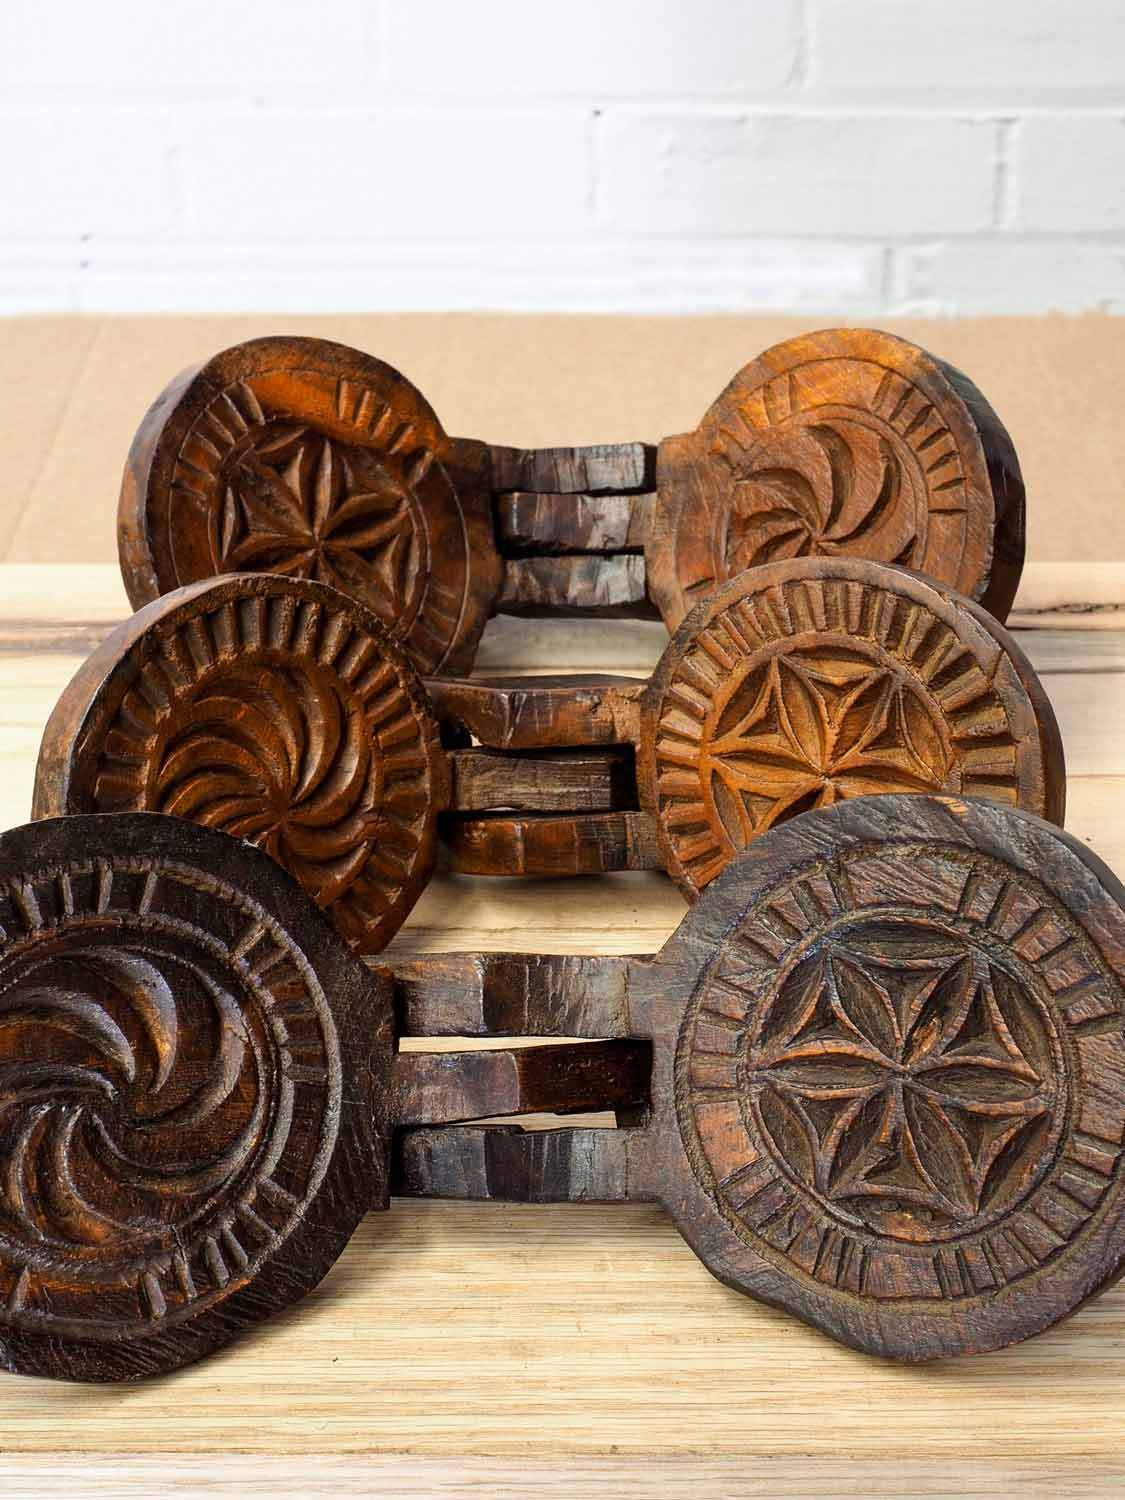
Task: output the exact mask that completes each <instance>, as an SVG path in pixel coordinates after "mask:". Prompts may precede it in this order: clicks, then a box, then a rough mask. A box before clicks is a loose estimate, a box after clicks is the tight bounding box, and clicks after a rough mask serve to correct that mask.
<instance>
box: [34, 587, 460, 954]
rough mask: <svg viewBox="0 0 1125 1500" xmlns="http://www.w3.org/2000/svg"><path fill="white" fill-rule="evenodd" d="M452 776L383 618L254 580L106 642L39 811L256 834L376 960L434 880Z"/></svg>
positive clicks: (74, 705) (149, 617)
mask: <svg viewBox="0 0 1125 1500" xmlns="http://www.w3.org/2000/svg"><path fill="white" fill-rule="evenodd" d="M447 777H448V771H447V767H446V761H445V757H444V754H443V752H442V750H441V747H440V743H439V732H438V728H437V724H436V722H435V720H434V719H433V717H432V715H431V712H430V708H429V702H428V699H427V697H426V694H425V691H424V689H423V687H422V686H421V683H420V681H419V679H418V677H417V675H416V673H415V672H414V670H413V668H412V667H411V665H410V663H409V662H408V661H407V660H406V659H405V657H404V656H403V654H402V652H401V651H400V650H399V649H398V648H397V647H396V646H395V645H394V644H393V642H392V641H391V640H390V639H389V637H388V635H387V633H386V632H385V631H384V630H383V629H382V627H381V626H380V624H379V622H378V621H377V620H376V619H375V617H374V616H373V615H372V614H371V613H370V611H368V610H366V609H364V608H363V606H362V605H360V604H358V603H356V602H355V601H353V600H350V599H348V598H347V597H345V596H344V595H343V594H341V593H339V592H338V591H337V590H335V589H332V588H328V587H326V586H325V585H323V584H317V583H310V582H302V581H300V580H297V579H289V578H280V577H271V576H267V575H254V574H251V575H240V576H235V577H232V578H225V579H215V580H212V581H210V582H206V583H202V584H197V585H195V587H194V588H190V589H183V590H179V591H177V592H176V593H175V594H171V595H168V596H166V597H165V598H163V599H160V600H157V601H156V602H155V603H153V604H151V605H148V606H147V607H146V608H145V609H143V610H141V611H139V612H138V614H136V615H135V616H134V617H133V618H132V619H131V620H129V621H126V623H125V624H124V625H122V626H121V627H119V628H118V629H117V630H115V631H114V632H113V633H112V634H111V635H110V636H109V637H108V638H107V639H106V641H105V642H103V644H102V646H101V647H100V648H99V649H98V650H97V651H96V652H95V653H94V655H93V656H92V657H91V658H90V660H89V661H88V662H87V663H86V664H85V665H84V666H83V667H82V668H81V669H80V670H79V672H78V674H77V675H76V676H75V678H74V680H73V681H72V682H71V683H70V685H69V686H68V688H67V689H66V691H65V692H64V693H63V695H62V697H61V698H60V700H59V703H58V705H57V706H56V708H55V711H54V713H53V714H52V716H51V719H50V722H49V723H48V725H47V730H46V734H45V736H44V740H43V747H42V749H41V751H40V756H39V766H38V769H37V773H36V794H35V807H34V814H35V816H39V817H42V816H45V815H50V814H62V813H79V812H164V813H171V814H174V815H176V816H179V817H183V818H189V819H191V820H192V821H194V822H196V823H201V824H204V825H205V826H207V827H211V828H218V829H221V830H222V831H223V832H225V833H229V834H233V835H235V836H236V837H239V838H243V839H248V840H250V841H252V842H254V843H256V844H258V845H259V846H260V847H261V848H263V849H264V850H266V852H267V853H268V854H270V855H271V856H272V857H273V858H274V859H275V860H277V861H278V863H279V864H281V865H283V866H284V867H285V868H286V869H288V870H289V871H290V872H291V873H292V874H293V875H295V876H296V877H297V879H298V880H299V881H300V883H301V885H303V886H304V888H305V890H306V891H307V892H308V893H309V895H310V896H312V897H313V899H314V900H315V901H316V902H317V903H318V905H320V906H322V907H323V908H324V909H325V910H326V911H327V912H328V913H329V915H330V916H331V918H332V920H333V922H334V923H335V924H336V927H337V929H338V930H339V931H340V932H341V933H342V934H343V935H344V937H346V938H347V939H348V941H349V942H350V943H351V944H352V945H353V946H354V947H355V948H356V949H358V950H359V951H361V952H378V951H380V950H381V949H382V948H383V947H384V946H385V945H386V943H387V942H388V940H389V939H390V937H391V936H392V935H393V934H394V933H395V932H396V931H397V929H398V927H399V926H400V925H401V923H402V922H403V921H404V919H405V918H406V916H407V914H408V913H409V911H410V910H411V908H412V907H413V905H414V902H415V901H416V900H417V898H418V894H419V892H420V891H421V890H422V888H423V886H424V885H425V883H426V881H427V880H428V879H429V876H430V873H431V871H432V868H433V863H434V857H435V854H434V851H435V845H436V820H437V811H438V808H439V806H441V805H442V804H443V802H444V801H445V799H446V795H447V790H446V782H447Z"/></svg>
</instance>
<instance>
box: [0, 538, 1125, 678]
mask: <svg viewBox="0 0 1125 1500" xmlns="http://www.w3.org/2000/svg"><path fill="white" fill-rule="evenodd" d="M129 612H130V611H129V602H128V600H127V598H126V596H125V587H124V585H123V584H122V582H121V575H120V574H119V572H118V570H117V568H116V567H115V566H114V565H113V564H112V563H57V564H56V563H0V652H2V653H5V654H8V653H15V652H21V653H22V652H29V653H30V652H62V653H70V654H73V655H83V656H84V655H86V654H87V653H88V652H89V651H92V650H93V649H94V647H95V646H96V645H98V644H99V643H100V642H101V641H102V640H103V639H104V637H105V636H106V635H107V634H108V633H109V631H110V630H111V629H112V628H113V627H114V626H115V625H118V624H120V622H121V621H122V620H124V619H126V618H127V617H128V615H129ZM1007 623H1008V628H1009V629H1012V628H1013V627H1015V628H1017V629H1036V630H1045V629H1051V630H1125V559H1121V560H1115V561H1112V562H1098V563H1090V562H1061V563H1054V562H1040V563H1036V562H1029V563H1026V564H1025V565H1024V570H1023V577H1022V579H1021V580H1020V587H1019V592H1018V593H1017V595H1016V601H1015V604H1014V606H1013V609H1012V613H1011V614H1010V615H1009V617H1008V622H1007ZM576 627H592V628H590V629H580V630H578V631H577V632H576ZM575 633H577V635H578V636H579V638H585V640H586V641H587V642H588V643H589V644H588V648H587V649H589V650H590V651H591V653H592V654H591V659H593V656H594V655H597V658H598V659H599V660H600V661H603V662H604V661H605V660H606V659H607V657H608V658H613V657H618V658H620V659H619V660H617V661H616V662H615V668H616V669H617V670H621V671H626V670H629V669H630V668H631V667H633V666H636V667H638V668H642V669H644V668H647V667H649V666H651V664H652V658H651V657H650V653H651V651H652V647H653V646H654V645H656V646H657V649H659V644H658V643H661V644H662V643H663V642H664V641H665V640H667V632H666V631H665V630H664V627H663V625H661V624H659V623H658V622H655V621H643V622H642V621H636V620H629V621H625V620H610V621H597V622H593V621H585V620H582V621H566V620H550V621H535V622H531V621H528V620H526V619H511V620H503V619H501V620H493V621H491V622H490V623H489V626H488V628H487V630H486V631H485V636H484V639H483V641H482V643H481V649H480V651H479V652H478V656H477V671H478V672H480V671H485V672H489V673H496V672H498V671H501V670H503V668H504V666H505V665H510V666H512V667H513V668H524V669H526V667H527V664H528V662H529V660H533V659H534V657H535V656H536V655H538V654H540V653H541V652H542V650H543V649H544V646H546V648H547V649H553V651H554V653H555V654H554V655H553V662H554V665H555V667H556V669H557V665H558V663H559V662H560V661H562V660H564V659H566V658H565V655H564V653H569V655H570V656H571V657H573V655H574V652H573V649H572V637H573V636H574V634H575ZM550 665H551V664H550V663H548V664H547V667H548V668H549V667H550Z"/></svg>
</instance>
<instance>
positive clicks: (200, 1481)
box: [0, 1453, 1125, 1500]
mask: <svg viewBox="0 0 1125 1500" xmlns="http://www.w3.org/2000/svg"><path fill="white" fill-rule="evenodd" d="M0 1479H3V1481H4V1482H5V1484H6V1485H7V1486H8V1488H7V1491H6V1492H7V1493H8V1494H10V1495H11V1496H12V1497H13V1500H44V1497H48V1500H49V1497H53V1496H55V1495H57V1493H58V1491H59V1490H60V1489H66V1490H67V1491H69V1492H70V1493H72V1494H74V1493H80V1494H82V1495H84V1496H88V1497H90V1500H121V1497H122V1496H125V1495H140V1494H143V1495H151V1494H154V1493H156V1492H157V1491H159V1493H160V1494H161V1495H170V1496H174V1497H175V1500H210V1497H212V1496H228V1495H230V1496H236V1497H239V1500H241V1497H242V1496H244V1495H245V1496H258V1495H264V1496H270V1497H273V1496H275V1495H277V1494H278V1493H279V1492H280V1491H282V1490H288V1491H296V1492H297V1493H299V1494H300V1495H302V1496H316V1497H320V1496H325V1497H329V1500H335V1497H336V1496H352V1495H363V1496H371V1495H379V1496H381V1497H383V1500H431V1497H433V1496H442V1497H443V1500H485V1497H487V1500H524V1497H525V1496H526V1495H527V1493H528V1491H529V1489H533V1490H539V1489H545V1488H549V1489H550V1492H551V1494H552V1496H555V1497H556V1500H589V1497H590V1496H591V1495H595V1494H612V1495H614V1496H615V1497H619V1500H642V1497H643V1500H650V1497H651V1496H652V1495H654V1494H660V1495H668V1496H674V1497H679V1496H693V1495H699V1494H714V1495H720V1496H722V1497H723V1500H776V1497H777V1496H786V1497H788V1500H798V1497H799V1500H806V1497H807V1500H845V1497H847V1500H852V1497H858V1500H862V1497H867V1496H873V1495H878V1496H889V1497H913V1500H917V1497H922V1496H938V1497H941V1500H948V1497H949V1496H950V1495H957V1496H959V1497H967V1496H972V1497H973V1500H976V1497H984V1496H992V1495H997V1496H1004V1497H1006V1496H1010V1495H1021V1496H1027V1497H1028V1500H1088V1497H1090V1496H1096V1495H1106V1494H1113V1493H1116V1492H1117V1490H1118V1489H1119V1488H1120V1486H1121V1484H1122V1482H1123V1480H1125V1466H1123V1465H1121V1464H1119V1463H1115V1462H1113V1461H1112V1460H1104V1461H1103V1460H1099V1459H1096V1458H1088V1457H1086V1458H1074V1459H1071V1460H1069V1461H1068V1460H1039V1461H1035V1460H1031V1459H1029V1460H1027V1461H1024V1462H1019V1461H1011V1462H1005V1461H1003V1460H1000V1461H990V1460H987V1459H981V1458H977V1459H972V1460H964V1459H961V1458H958V1457H952V1458H943V1459H938V1460H933V1459H918V1458H903V1457H900V1456H898V1455H897V1454H896V1455H895V1457H894V1462H893V1463H888V1462H887V1461H886V1460H884V1459H876V1458H867V1459H864V1458H850V1457H847V1456H842V1457H839V1458H835V1459H833V1458H823V1459H820V1458H808V1457H804V1458H798V1459H796V1460H792V1459H777V1458H774V1457H770V1456H763V1455H755V1456H754V1461H753V1462H752V1463H747V1460H746V1458H744V1457H740V1458H726V1457H710V1458H705V1457H685V1458H660V1457H654V1456H652V1455H647V1456H643V1457H635V1458H586V1459H569V1460H568V1459H562V1460H560V1459H549V1458H542V1457H538V1456H536V1457H528V1456H526V1455H525V1456H524V1457H523V1458H522V1459H516V1460H504V1459H487V1458H474V1457H465V1456H461V1457H458V1458H456V1459H435V1458H430V1459H426V1458H414V1457H409V1456H406V1455H402V1454H399V1455H396V1456H393V1457H389V1458H377V1457H370V1456H368V1455H364V1454H349V1455H348V1457H346V1458H340V1457H333V1456H330V1455H325V1454H320V1455H317V1456H316V1457H315V1458H294V1457H286V1458H268V1457H252V1456H249V1455H242V1454H227V1455H226V1456H225V1457H224V1458H223V1459H222V1460H221V1461H219V1460H216V1459H214V1458H201V1457H191V1456H184V1455H176V1456H165V1457H162V1458H159V1459H152V1458H144V1457H142V1456H139V1455H137V1454H134V1453H115V1454H112V1455H108V1456H107V1459H106V1461H105V1462H104V1463H102V1462H99V1463H98V1464H97V1465H96V1466H91V1465H90V1464H89V1463H88V1462H87V1461H86V1460H84V1459H74V1458H67V1457H65V1456H55V1455H52V1456H49V1457H48V1456H45V1455H36V1457H35V1458H34V1459H26V1458H19V1457H12V1456H8V1457H6V1458H0Z"/></svg>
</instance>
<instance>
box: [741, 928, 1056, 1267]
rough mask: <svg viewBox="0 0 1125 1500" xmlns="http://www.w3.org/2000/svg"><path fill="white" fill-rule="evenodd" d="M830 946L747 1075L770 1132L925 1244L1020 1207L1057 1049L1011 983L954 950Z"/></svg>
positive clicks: (799, 973)
mask: <svg viewBox="0 0 1125 1500" xmlns="http://www.w3.org/2000/svg"><path fill="white" fill-rule="evenodd" d="M874 949H875V945H871V946H870V947H869V948H868V949H866V950H865V948H864V946H863V945H861V944H857V945H853V946H841V945H830V946H825V947H824V948H823V949H822V950H821V951H820V952H819V953H817V954H815V955H813V956H811V957H810V958H808V959H806V960H805V961H804V962H803V963H802V964H801V965H799V966H798V968H797V969H796V970H795V971H794V973H793V974H792V976H791V977H790V980H789V981H788V982H787V984H786V985H784V986H783V988H782V990H781V992H780V993H779V995H778V997H777V999H776V1000H775V1002H774V1004H773V1006H772V1008H771V1011H770V1012H769V1014H768V1015H767V1017H766V1021H765V1025H764V1027H763V1028H762V1032H761V1034H760V1036H759V1038H758V1042H757V1045H756V1046H755V1047H753V1048H752V1049H751V1053H750V1055H749V1057H748V1059H747V1068H748V1079H749V1082H750V1085H751V1088H752V1092H753V1093H754V1094H755V1095H756V1097H757V1109H758V1113H759V1117H760V1119H761V1121H762V1124H763V1125H764V1127H765V1130H766V1133H767V1134H768V1136H769V1137H770V1138H771V1140H772V1142H773V1144H774V1147H775V1149H776V1150H777V1152H778V1154H779V1156H780V1157H781V1158H782V1159H783V1160H784V1161H785V1162H786V1163H787V1165H788V1166H789V1168H790V1170H793V1171H795V1172H797V1174H798V1175H799V1176H800V1177H801V1178H802V1179H803V1180H804V1182H805V1183H806V1185H807V1186H808V1187H809V1188H810V1189H812V1191H813V1192H815V1193H816V1194H817V1195H818V1196H819V1197H821V1198H822V1199H824V1200H826V1201H828V1202H830V1203H832V1204H834V1205H836V1206H837V1207H838V1208H840V1209H841V1210H843V1211H844V1212H845V1213H848V1214H850V1215H851V1216H854V1217H857V1218H859V1219H861V1220H863V1221H864V1222H866V1223H867V1224H868V1225H869V1226H870V1227H873V1228H877V1229H892V1230H893V1231H894V1232H896V1233H898V1234H900V1235H904V1236H906V1237H908V1238H919V1239H920V1238H924V1237H925V1236H926V1233H927V1231H929V1230H931V1229H933V1228H934V1227H941V1226H949V1225H953V1226H956V1225H964V1224H968V1223H969V1222H971V1221H972V1220H973V1219H975V1218H976V1217H978V1216H979V1215H980V1214H981V1213H982V1212H985V1211H987V1210H989V1209H990V1208H992V1209H998V1208H999V1207H1001V1206H1002V1205H1003V1204H1004V1203H1006V1202H1010V1201H1013V1200H1014V1199H1015V1198H1016V1197H1017V1196H1018V1195H1019V1194H1020V1193H1021V1192H1022V1191H1023V1189H1024V1187H1025V1186H1026V1185H1027V1184H1028V1182H1029V1180H1030V1178H1031V1176H1033V1175H1034V1173H1035V1171H1036V1170H1037V1163H1038V1162H1039V1160H1040V1159H1041V1155H1042V1150H1043V1145H1044V1140H1045V1138H1046V1136H1047V1134H1048V1132H1049V1128H1050V1122H1051V1113H1052V1108H1053V1103H1054V1084H1053V1069H1052V1064H1051V1055H1050V1048H1049V1044H1048V1042H1047V1038H1046V1035H1045V1033H1044V1031H1043V1029H1042V1025H1041V1023H1040V1022H1039V1021H1038V1020H1037V1019H1036V1018H1035V1015H1034V1012H1033V1010H1032V1007H1031V1006H1029V1004H1028V1003H1027V999H1026V997H1025V996H1023V995H1022V994H1021V992H1020V990H1019V989H1018V987H1017V986H1016V984H1015V981H1014V980H1013V979H1012V978H1011V977H1010V976H1009V975H1008V974H1006V973H1005V972H1003V971H1001V970H999V969H997V968H996V967H995V966H994V965H993V964H992V963H991V962H990V961H989V960H988V959H987V958H984V957H983V956H982V955H980V954H979V953H973V952H971V951H968V950H966V949H965V948H963V947H960V946H953V945H951V946H949V947H948V948H947V949H945V950H944V951H942V948H941V945H940V943H938V944H937V945H936V947H935V944H934V943H932V942H930V943H926V942H923V943H921V944H914V945H913V946H912V947H911V948H908V951H907V952H906V953H905V954H904V955H900V956H893V957H887V956H882V955H881V954H879V953H878V952H876V951H874Z"/></svg>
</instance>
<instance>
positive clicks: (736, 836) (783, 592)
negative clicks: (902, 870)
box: [638, 557, 1066, 898]
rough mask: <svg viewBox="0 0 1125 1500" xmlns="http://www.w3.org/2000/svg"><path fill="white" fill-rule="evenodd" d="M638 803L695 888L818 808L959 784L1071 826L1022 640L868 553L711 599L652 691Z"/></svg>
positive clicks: (1049, 722) (798, 564) (773, 570)
mask: <svg viewBox="0 0 1125 1500" xmlns="http://www.w3.org/2000/svg"><path fill="white" fill-rule="evenodd" d="M638 779H639V788H640V799H641V806H642V807H643V808H645V809H646V810H647V811H649V812H651V813H652V814H653V816H654V818H655V821H656V829H657V836H658V838H659V841H660V847H661V851H662V853H663V856H664V861H665V864H666V867H667V869H668V870H669V872H670V873H671V874H672V875H673V876H674V877H675V878H676V880H677V881H678V882H679V884H680V885H681V887H683V889H684V890H685V891H686V892H687V894H688V895H689V898H690V896H691V895H692V893H693V892H694V891H697V890H700V889H702V888H703V887H705V886H706V885H707V883H708V882H709V881H710V880H712V879H713V878H714V877H715V875H717V874H718V873H719V871H721V870H722V869H723V868H724V867H725V866H726V865H727V863H728V862H729V861H730V859H731V857H732V855H733V854H734V853H735V852H736V851H737V850H739V849H743V848H745V847H746V846H747V845H748V844H749V843H751V842H752V840H754V839H756V838H758V837H760V836H761V835H762V834H763V833H766V832H768V831H769V830H770V829H771V828H774V827H776V826H778V824H780V823H783V822H785V821H786V820H787V819H789V818H792V817H794V816H796V815H799V814H800V813H801V812H804V811H807V810H809V809H811V808H815V807H825V806H830V805H832V804H833V803H834V802H837V801H839V800H841V799H846V798H848V797H853V796H857V795H860V796H862V795H867V794H870V793H873V792H927V791H928V792H939V791H942V792H949V793H953V794H956V795H966V796H983V797H990V798H994V799H996V800H999V801H1002V802H1005V803H1007V804H1009V805H1014V806H1020V807H1023V808H1026V809H1027V810H1029V811H1031V812H1034V813H1037V814H1038V815H1040V816H1042V817H1045V818H1047V819H1049V820H1050V821H1051V822H1056V823H1060V824H1061V822H1062V820H1063V811H1064V807H1065V795H1066V776H1065V768H1064V761H1063V747H1062V740H1061V737H1060V735H1059V731H1058V725H1057V723H1056V721H1055V716H1054V712H1053V710H1052V708H1051V704H1050V700H1049V699H1048V698H1047V695H1046V693H1045V692H1044V690H1043V687H1042V685H1041V683H1040V682H1039V680H1038V678H1037V677H1036V675H1035V672H1034V670H1033V669H1032V667H1031V664H1030V662H1028V660H1027V658H1026V657H1025V656H1024V654H1023V652H1022V650H1021V649H1020V647H1019V646H1018V645H1017V643H1016V642H1015V641H1014V640H1013V638H1012V637H1011V635H1009V634H1008V632H1007V631H1005V630H1004V629H1003V627H1002V626H1000V625H998V624H997V623H996V621H995V620H993V619H992V617H991V616H990V615H988V614H987V613H986V612H985V611H984V610H983V609H981V608H980V607H979V606H978V605H975V604H973V603H972V601H971V600H968V599H965V598H963V597H961V596H959V595H956V594H953V593H952V592H951V591H948V590H943V589H941V588H939V587H937V586H935V585H934V584H932V583H930V582H929V581H928V580H927V579H924V578H921V577H919V576H917V575H916V574H911V573H906V572H904V571H903V570H902V569H898V568H892V567H887V566H884V565H881V564H879V563H870V562H865V561H863V560H861V559H857V558H846V557H840V558H825V557H812V558H801V559H792V560H789V561H784V562H773V563H768V564H765V565H763V566H761V567H757V568H753V569H750V570H749V571H748V572H746V573H743V574H740V575H739V576H738V577H736V578H734V579H732V580H731V581H730V582H729V583H727V584H726V585H725V587H723V588H722V589H719V590H717V591H716V592H715V593H713V594H712V595H710V596H709V598H707V599H706V600H704V601H703V602H702V603H700V604H699V605H698V606H697V607H696V608H695V610H693V611H692V613H691V614H690V615H689V616H688V617H687V619H686V620H685V621H684V622H683V624H682V625H681V627H680V629H679V630H678V631H677V632H676V634H675V635H674V637H673V639H672V641H671V642H670V644H669V646H668V648H667V649H666V650H665V652H664V653H663V655H662V656H661V659H660V662H659V664H658V666H657V668H656V671H655V672H654V673H653V676H652V680H651V683H650V685H649V688H648V690H647V692H646V696H645V702H644V705H643V708H642V729H641V739H640V749H639V755H638Z"/></svg>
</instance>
